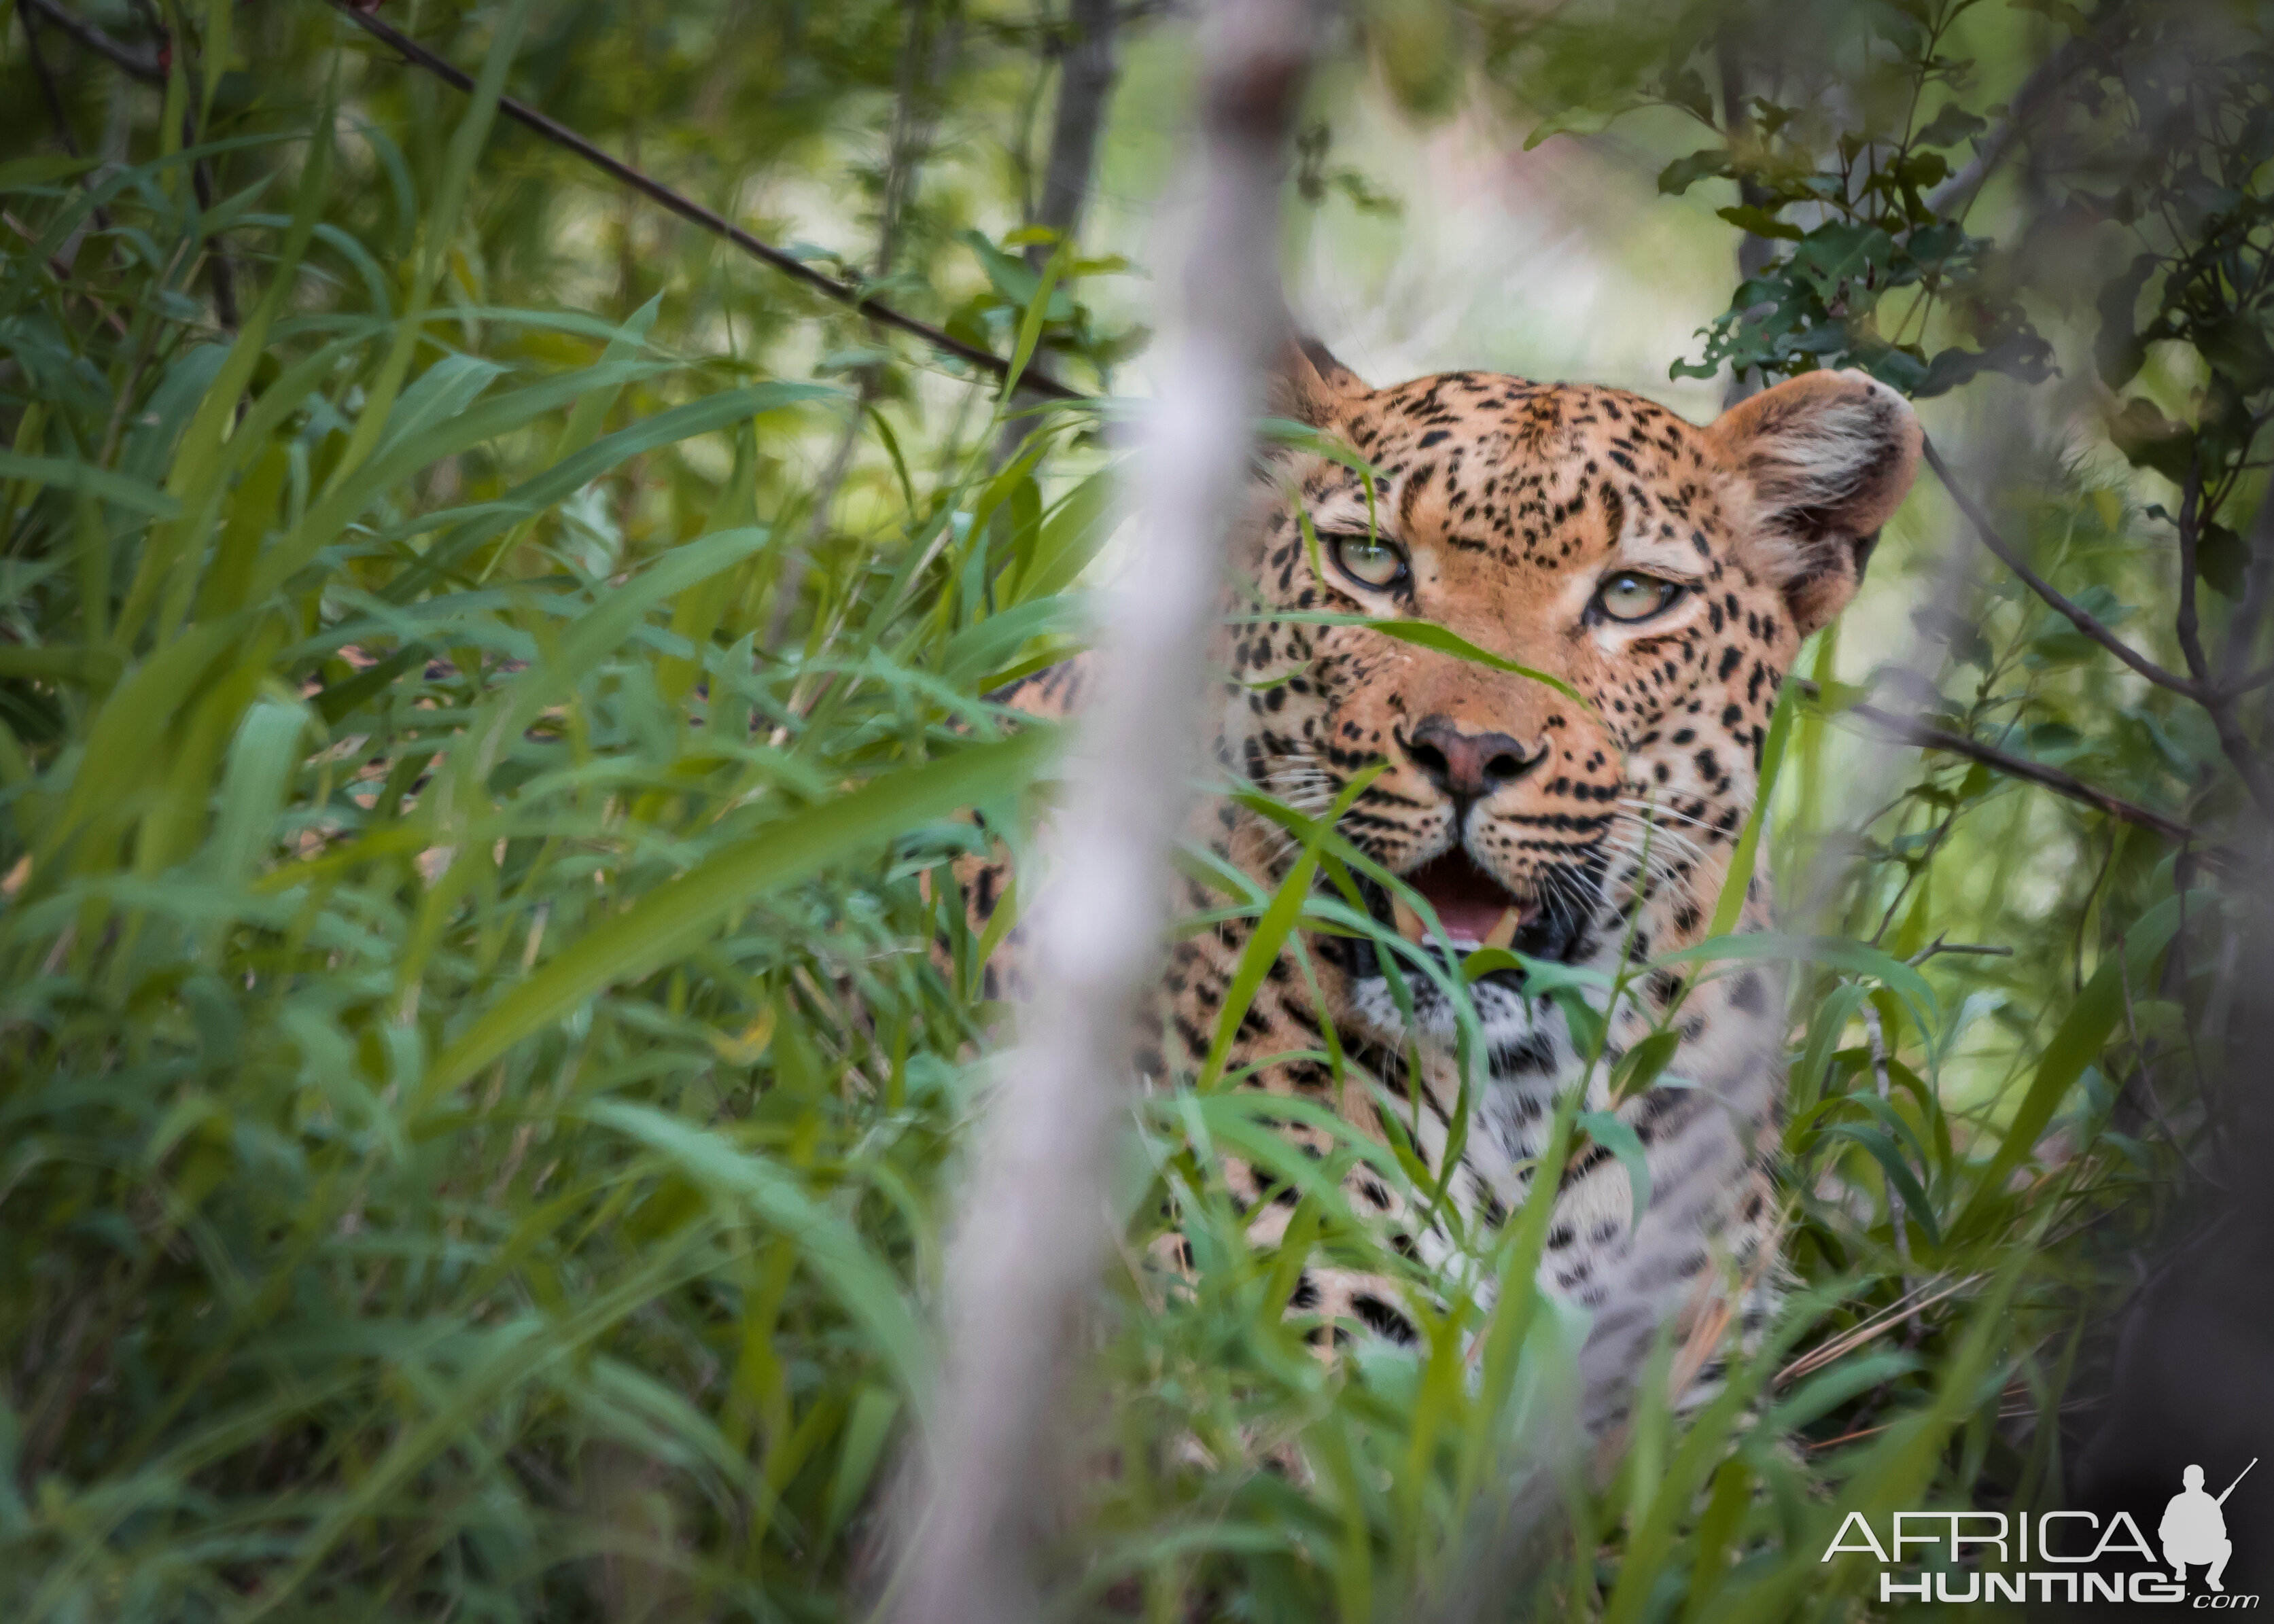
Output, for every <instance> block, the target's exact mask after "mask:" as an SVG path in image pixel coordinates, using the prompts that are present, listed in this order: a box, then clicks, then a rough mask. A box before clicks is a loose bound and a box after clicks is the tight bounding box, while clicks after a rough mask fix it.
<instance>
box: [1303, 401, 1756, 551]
mask: <svg viewBox="0 0 2274 1624" xmlns="http://www.w3.org/2000/svg"><path fill="white" fill-rule="evenodd" d="M1347 432H1348V434H1349V437H1350V440H1351V442H1352V445H1354V446H1355V447H1357V448H1358V450H1359V451H1360V452H1362V453H1364V454H1365V455H1366V456H1367V459H1368V460H1369V461H1371V462H1373V463H1374V466H1375V467H1376V468H1377V469H1378V470H1380V471H1381V473H1382V477H1383V480H1384V482H1385V483H1384V486H1383V490H1382V494H1383V495H1384V496H1385V497H1386V498H1387V499H1388V500H1387V503H1386V506H1387V510H1388V511H1389V513H1390V514H1392V515H1394V516H1395V520H1396V523H1397V525H1398V526H1399V527H1400V528H1401V529H1402V530H1409V531H1410V530H1411V528H1412V525H1413V523H1414V522H1415V516H1416V515H1417V513H1418V512H1419V508H1420V506H1421V504H1422V503H1423V502H1424V501H1425V500H1429V499H1431V498H1433V497H1434V499H1435V500H1436V501H1437V502H1438V503H1439V505H1440V508H1441V514H1442V529H1443V536H1442V539H1443V540H1444V541H1445V542H1446V543H1447V544H1448V545H1451V546H1452V547H1454V548H1456V549H1457V550H1459V551H1462V552H1468V553H1489V554H1492V555H1494V556H1495V559H1496V560H1497V561H1500V562H1502V563H1505V564H1509V565H1517V564H1526V563H1528V564H1532V565H1546V566H1547V567H1549V568H1554V567H1555V566H1557V565H1560V564H1562V563H1563V562H1565V561H1566V560H1569V559H1570V556H1571V555H1572V554H1573V553H1575V552H1576V551H1577V549H1578V548H1579V546H1580V545H1582V542H1581V538H1580V537H1578V536H1577V534H1575V533H1574V531H1573V530H1572V529H1571V528H1570V521H1571V520H1572V519H1574V518H1575V517H1577V515H1580V514H1581V513H1583V512H1585V510H1586V509H1587V508H1588V507H1589V505H1590V503H1591V502H1593V503H1598V504H1603V503H1609V504H1611V505H1613V507H1614V509H1615V516H1616V517H1617V518H1619V519H1620V520H1621V521H1623V523H1625V524H1626V525H1628V526H1630V527H1631V526H1635V525H1647V526H1649V527H1651V528H1652V529H1653V530H1656V531H1657V532H1658V533H1659V535H1660V537H1661V538H1664V539H1668V540H1672V539H1675V538H1678V537H1679V536H1680V535H1681V534H1682V532H1683V530H1689V532H1690V543H1691V545H1692V546H1694V547H1695V549H1696V550H1697V552H1698V554H1699V555H1700V556H1701V557H1705V558H1708V559H1710V558H1712V557H1713V553H1714V549H1713V545H1712V544H1711V542H1710V540H1709V539H1708V533H1709V532H1710V531H1711V530H1713V529H1714V528H1715V527H1714V525H1713V522H1712V519H1711V516H1710V515H1707V514H1706V513H1703V512H1701V511H1700V509H1701V508H1703V507H1705V506H1706V504H1703V503H1702V502H1701V500H1700V499H1701V498H1702V497H1703V496H1704V495H1705V493H1706V488H1707V470H1706V457H1705V453H1704V450H1703V448H1702V445H1701V436H1700V434H1699V432H1698V430H1697V429H1696V428H1695V427H1694V426H1693V425H1690V423H1688V422H1686V421H1685V420H1684V419H1683V418H1681V417H1677V416H1675V414H1674V413H1673V412H1670V411H1668V410H1666V408H1664V407H1662V406H1660V405H1659V404H1657V403H1656V402H1653V401H1648V400H1645V399H1644V398H1643V397H1642V396H1640V395H1630V394H1629V393H1627V392H1626V391H1625V390H1623V389H1611V388H1605V387H1600V386H1598V385H1593V384H1561V383H1551V384H1541V383H1534V382H1532V381H1530V380H1526V379H1522V378H1514V377H1509V376H1506V375H1503V374H1501V373H1496V372H1441V373H1439V374H1437V375H1435V376H1434V377H1429V378H1420V379H1416V380H1413V381H1412V382H1411V383H1406V384H1400V385H1397V386H1396V387H1392V388H1388V389H1383V390H1380V391H1378V392H1376V393H1375V394H1374V395H1370V396H1368V397H1367V399H1366V400H1365V401H1364V402H1359V403H1358V404H1356V405H1355V406H1354V407H1353V408H1352V412H1351V415H1350V419H1349V422H1348V425H1347ZM1331 482H1332V484H1333V485H1335V486H1337V487H1338V488H1342V489H1344V490H1349V489H1354V488H1356V486H1357V485H1358V483H1359V481H1358V477H1357V476H1356V475H1354V474H1352V473H1349V472H1348V471H1347V470H1337V475H1336V477H1333V478H1332V481H1331Z"/></svg>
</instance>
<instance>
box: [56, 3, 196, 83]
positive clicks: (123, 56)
mask: <svg viewBox="0 0 2274 1624" xmlns="http://www.w3.org/2000/svg"><path fill="white" fill-rule="evenodd" d="M24 9H25V10H26V11H37V12H38V13H39V14H40V15H41V17H43V18H45V19H47V20H48V21H49V22H51V23H53V24H55V26H56V27H58V28H60V29H62V30H63V31H64V33H65V34H69V35H71V37H72V39H74V40H76V41H79V43H80V44H81V45H83V46H85V47H86V48H87V49H89V50H91V51H93V52H94V54H95V55H96V56H102V57H105V58H107V59H108V60H109V63H110V64H111V65H112V66H113V67H115V68H117V69H118V70H119V71H121V72H123V73H125V74H127V75H128V76H129V77H131V78H133V79H140V80H141V81H142V82H143V83H144V84H146V85H157V86H163V85H164V84H165V82H166V71H165V69H163V68H162V67H160V66H159V65H158V64H156V63H155V62H154V61H152V60H151V59H150V58H149V57H147V56H136V55H135V54H134V52H133V50H132V48H131V47H128V46H125V45H122V44H120V43H119V42H118V41H117V40H114V39H112V38H111V37H110V35H109V34H105V33H104V32H103V31H102V29H100V28H98V27H96V26H94V24H93V23H91V22H88V21H87V19H85V18H83V17H80V16H79V15H78V14H77V13H76V12H72V11H66V10H64V8H63V7H62V6H60V5H57V4H56V0H24Z"/></svg>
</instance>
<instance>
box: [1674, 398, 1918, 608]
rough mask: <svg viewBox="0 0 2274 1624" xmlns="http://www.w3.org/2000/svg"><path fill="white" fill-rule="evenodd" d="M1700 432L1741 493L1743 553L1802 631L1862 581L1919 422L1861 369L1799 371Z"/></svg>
mask: <svg viewBox="0 0 2274 1624" xmlns="http://www.w3.org/2000/svg"><path fill="white" fill-rule="evenodd" d="M1706 438H1707V439H1708V440H1710V441H1711V442H1712V444H1713V448H1714V449H1715V450H1716V451H1717V452H1718V453H1719V454H1720V455H1721V463H1722V466H1723V467H1724V468H1726V469H1727V470H1728V471H1729V472H1730V473H1731V474H1732V475H1734V476H1736V478H1737V480H1738V482H1739V484H1740V485H1741V487H1742V488H1743V489H1745V490H1747V491H1749V492H1750V493H1751V497H1752V500H1753V513H1752V523H1751V526H1750V527H1749V528H1750V530H1751V537H1750V547H1749V552H1750V553H1751V558H1752V560H1753V561H1754V564H1755V566H1756V568H1762V569H1765V570H1766V572H1767V574H1768V576H1769V578H1770V579H1771V580H1772V581H1773V582H1775V583H1776V584H1777V585H1778V586H1779V587H1781V589H1782V590H1783V591H1784V596H1785V602H1786V603H1787V604H1788V605H1790V606H1791V609H1792V618H1793V623H1794V624H1795V625H1796V626H1797V627H1798V628H1800V635H1802V636H1803V637H1805V636H1806V635H1808V634H1809V633H1811V632H1812V631H1814V630H1816V629H1817V628H1818V627H1820V626H1822V625H1824V624H1825V623H1826V621H1828V620H1831V619H1832V617H1833V616H1834V615H1835V614H1838V613H1840V611H1841V610H1842V609H1844V608H1846V607H1847V605H1848V600H1849V598H1853V597H1855V596H1856V587H1857V586H1859V585H1861V584H1862V583H1863V579H1864V563H1865V562H1866V561H1867V560H1869V559H1870V558H1871V547H1872V545H1873V544H1874V543H1876V542H1877V541H1878V540H1879V527H1880V526H1881V525H1883V524H1885V523H1886V522H1887V520H1888V519H1889V518H1890V517H1891V516H1892V515H1894V511H1895V509H1896V508H1899V507H1901V505H1902V500H1903V497H1904V496H1905V495H1906V494H1907V493H1908V492H1909V490H1910V488H1911V480H1912V478H1913V477H1915V476H1916V474H1917V473H1918V464H1919V442H1920V438H1921V436H1920V431H1919V423H1918V418H1917V417H1916V416H1915V415H1914V414H1913V413H1912V411H1911V408H1910V402H1909V401H1906V400H1905V399H1903V397H1902V396H1901V395H1898V394H1896V393H1895V392H1894V390H1893V389H1890V388H1889V387H1887V386H1886V385H1885V384H1883V383H1881V382H1879V380H1877V379H1876V378H1873V377H1871V375H1870V374H1868V373H1865V372H1804V373H1803V374H1802V375H1801V376H1800V377H1798V378H1795V379H1792V380H1789V381H1788V382H1785V383H1781V384H1779V385H1777V387H1775V388H1773V389H1766V390H1764V391H1762V392H1761V393H1760V394H1758V395H1754V396H1753V397H1752V398H1751V400H1749V401H1745V402H1742V403H1740V404H1738V405H1736V406H1733V407H1731V408H1730V409H1729V410H1728V411H1725V412H1723V413H1722V414H1721V417H1719V418H1717V419H1716V420H1715V421H1714V424H1713V427H1712V428H1710V429H1708V430H1707V431H1706Z"/></svg>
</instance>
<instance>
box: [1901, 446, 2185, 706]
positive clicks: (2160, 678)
mask: <svg viewBox="0 0 2274 1624" xmlns="http://www.w3.org/2000/svg"><path fill="white" fill-rule="evenodd" d="M1924 450H1925V453H1926V462H1927V466H1928V467H1930V468H1931V469H1933V470H1934V471H1935V477H1937V478H1939V479H1940V480H1941V481H1942V485H1943V489H1945V490H1946V491H1948V492H1950V500H1952V501H1954V502H1956V503H1957V504H1958V510H1959V512H1961V513H1962V514H1964V515H1966V521H1967V523H1969V524H1971V525H1972V526H1973V527H1974V533H1975V534H1976V535H1977V537H1979V538H1981V541H1982V545H1984V546H1985V547H1987V548H1988V549H1989V550H1990V551H1991V552H1992V553H1994V554H1995V555H1996V556H1997V559H1998V560H1999V562H2000V563H2002V564H2003V565H2005V566H2006V568H2008V569H2010V570H2012V571H2013V572H2014V574H2015V575H2019V576H2020V577H2021V578H2022V582H2023V583H2024V584H2025V585H2027V586H2028V587H2029V590H2031V591H2032V592H2035V593H2036V594H2037V596H2038V597H2039V598H2044V600H2045V602H2046V603H2048V604H2050V605H2052V606H2053V608H2054V609H2056V610H2058V611H2059V613H2061V614H2062V615H2063V616H2064V617H2065V618H2066V619H2067V620H2068V623H2069V624H2070V625H2072V626H2074V627H2075V628H2076V629H2077V630H2079V631H2081V632H2082V633H2083V634H2084V635H2086V636H2088V637H2090V638H2091V639H2092V640H2093V642H2095V643H2098V644H2099V645H2100V646H2101V647H2102V648H2104V649H2106V650H2108V651H2109V652H2110V653H2111V654H2113V655H2114V656H2115V657H2116V658H2118V659H2120V660H2122V661H2123V662H2124V663H2125V664H2126V665H2129V666H2131V667H2132V669H2133V670H2135V671H2136V672H2138V673H2140V674H2141V675H2142V676H2143V677H2145V678H2147V679H2148V680H2149V681H2150V682H2152V683H2154V684H2155V685H2156V686H2157V687H2158V688H2169V689H2171V690H2172V692H2173V693H2175V694H2184V695H2187V697H2188V698H2189V699H2194V700H2198V701H2199V700H2201V698H2202V688H2201V687H2200V686H2199V685H2198V684H2196V683H2195V682H2194V681H2193V680H2190V679H2188V678H2187V677H2183V676H2180V674H2178V673H2176V672H2170V671H2166V670H2165V669H2164V668H2163V667H2162V666H2161V665H2157V664H2156V662H2155V661H2153V660H2151V659H2150V658H2148V657H2147V656H2146V655H2144V654H2142V653H2141V652H2140V651H2139V650H2137V649H2135V648H2134V647H2133V646H2132V645H2131V644H2130V643H2126V642H2125V641H2124V640H2123V639H2122V638H2121V637H2119V636H2118V635H2116V634H2115V633H2114V632H2112V631H2110V630H2109V629H2108V628H2107V627H2106V626H2105V625H2104V624H2102V623H2101V621H2100V620H2098V619H2097V617H2096V616H2095V615H2094V614H2093V613H2091V611H2090V610H2088V609H2086V608H2084V607H2082V605H2079V604H2077V603H2076V602H2075V601H2074V600H2073V599H2071V598H2069V597H2068V596H2067V594H2066V593H2064V592H2063V591H2062V590H2060V589H2059V587H2057V586H2055V585H2054V584H2053V583H2052V582H2050V581H2048V580H2046V579H2045V578H2044V576H2043V575H2039V574H2037V571H2036V570H2034V569H2031V568H2029V564H2028V562H2027V561H2026V560H2024V559H2023V558H2022V555H2021V554H2020V553H2016V552H2014V549H2013V548H2012V547H2010V546H2008V545H2007V544H2006V539H2005V538H2004V537H2002V536H2000V535H1999V533H1998V527H1997V526H1996V525H1994V524H1992V523H1991V522H1990V515H1987V514H1985V513H1984V512H1983V511H1982V509H1981V508H1979V507H1978V506H1977V504H1976V503H1975V500H1974V499H1973V498H1972V497H1971V496H1969V495H1968V494H1967V493H1966V490H1965V487H1964V486H1962V485H1960V484H1959V483H1958V476H1957V475H1955V474H1954V473H1953V472H1951V471H1950V464H1949V463H1947V462H1944V461H1943V460H1942V453H1940V452H1939V451H1937V450H1936V449H1935V448H1934V441H1933V440H1926V441H1924Z"/></svg>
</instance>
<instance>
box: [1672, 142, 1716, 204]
mask: <svg viewBox="0 0 2274 1624" xmlns="http://www.w3.org/2000/svg"><path fill="white" fill-rule="evenodd" d="M1728 173H1729V152H1728V148H1727V147H1701V148H1699V149H1698V151H1696V152H1694V153H1691V154H1690V155H1689V156H1688V157H1687V158H1676V159H1675V161H1674V162H1671V163H1669V164H1668V165H1667V166H1666V167H1665V168H1664V169H1660V171H1659V172H1658V189H1659V191H1660V192H1662V193H1664V194H1666V195H1667V196H1668V197H1677V198H1678V197H1680V196H1681V195H1682V194H1683V192H1687V191H1689V190H1690V187H1692V186H1694V185H1696V184H1698V182H1699V181H1701V180H1706V179H1708V178H1710V177H1714V176H1721V175H1727V174H1728Z"/></svg>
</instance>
